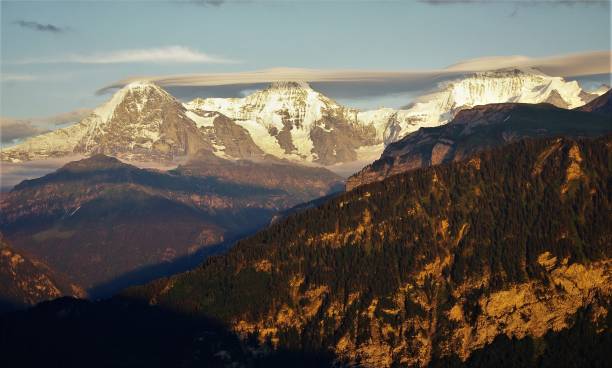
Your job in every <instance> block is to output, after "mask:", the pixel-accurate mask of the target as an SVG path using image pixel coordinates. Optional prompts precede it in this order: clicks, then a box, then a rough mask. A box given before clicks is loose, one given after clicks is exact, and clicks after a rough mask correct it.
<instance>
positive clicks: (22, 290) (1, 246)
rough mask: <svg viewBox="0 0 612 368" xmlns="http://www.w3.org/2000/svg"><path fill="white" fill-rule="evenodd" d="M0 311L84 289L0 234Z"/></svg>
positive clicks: (82, 295) (78, 293)
mask: <svg viewBox="0 0 612 368" xmlns="http://www.w3.org/2000/svg"><path fill="white" fill-rule="evenodd" d="M0 281H1V284H2V288H1V289H0V312H5V311H7V310H10V309H14V308H23V307H27V306H32V305H34V304H37V303H40V302H42V301H45V300H50V299H55V298H59V297H60V296H63V295H72V296H77V297H84V296H85V292H84V291H83V290H81V289H80V288H79V287H77V286H76V285H72V284H70V283H68V282H67V281H66V280H65V278H63V277H61V276H59V275H58V274H57V273H55V272H54V271H52V270H51V269H50V268H49V267H48V266H46V265H45V264H44V263H42V262H40V261H37V260H35V259H33V258H30V257H27V256H25V255H24V254H22V253H19V252H17V251H15V250H14V249H13V248H12V247H11V246H9V244H8V243H7V242H6V240H5V239H4V237H3V236H2V234H0Z"/></svg>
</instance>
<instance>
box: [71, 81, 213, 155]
mask: <svg viewBox="0 0 612 368" xmlns="http://www.w3.org/2000/svg"><path fill="white" fill-rule="evenodd" d="M118 94H119V96H114V97H113V100H114V101H111V104H112V103H114V102H116V104H115V105H114V106H112V112H110V111H107V110H104V111H101V112H99V113H98V114H100V115H104V113H108V116H100V118H102V119H101V120H102V121H99V122H96V123H93V124H91V125H89V126H88V129H87V132H86V134H85V137H84V138H83V139H82V140H81V141H80V142H79V144H78V145H77V146H76V147H75V149H74V151H75V152H77V153H92V154H96V153H102V154H107V155H114V156H117V157H124V158H130V159H148V160H151V159H152V160H155V159H157V160H163V159H166V160H171V159H173V158H174V157H177V156H188V155H191V154H195V153H196V152H198V151H199V150H201V149H209V150H210V149H212V147H211V146H210V144H208V142H207V141H206V140H205V139H203V135H202V133H201V132H200V131H199V130H198V129H197V127H196V126H195V125H194V123H193V121H191V120H190V119H189V118H188V117H187V116H186V114H185V113H186V110H185V108H184V107H183V106H182V105H181V104H180V103H179V102H178V101H176V100H175V99H174V97H172V96H171V95H169V94H168V93H167V92H166V91H164V90H162V89H161V88H159V87H157V86H155V85H153V84H149V83H135V84H132V85H128V86H127V87H125V88H124V90H122V91H120V92H118ZM107 108H108V110H111V106H107ZM94 113H96V112H94ZM105 117H107V119H104V118H105Z"/></svg>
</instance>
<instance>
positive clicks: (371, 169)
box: [346, 96, 612, 190]
mask: <svg viewBox="0 0 612 368" xmlns="http://www.w3.org/2000/svg"><path fill="white" fill-rule="evenodd" d="M600 99H605V96H602V97H600V98H599V99H597V100H594V101H593V102H592V103H597V102H596V101H599V100H600ZM578 110H580V111H578ZM578 110H573V111H572V110H565V109H561V108H557V107H554V106H552V105H549V104H539V105H530V104H516V103H509V104H490V105H483V106H476V107H474V108H472V109H467V110H462V111H460V112H459V113H457V115H456V116H455V118H454V119H453V120H452V121H451V122H450V123H448V124H446V125H442V126H439V127H435V128H421V129H419V130H418V131H417V132H414V133H411V134H408V135H407V136H406V137H404V138H402V139H401V140H399V141H397V142H395V143H392V144H390V145H389V146H387V147H386V148H385V151H384V152H383V154H382V155H381V157H380V158H379V159H378V160H376V161H374V162H373V163H372V164H370V165H368V166H366V167H364V168H363V169H362V170H360V171H359V172H358V173H356V174H354V175H353V176H351V177H350V178H349V179H348V180H347V184H346V188H347V190H351V189H353V188H355V187H357V186H360V185H364V184H367V183H371V182H373V181H379V180H382V179H384V178H386V177H389V176H391V175H394V174H398V173H401V172H404V171H408V170H414V169H417V168H420V167H425V166H429V165H438V164H440V163H445V162H451V161H458V160H462V159H464V158H465V157H468V156H470V155H472V154H474V153H476V152H478V151H482V150H485V149H488V148H492V147H496V146H500V145H504V144H508V143H510V142H514V141H516V140H519V139H522V138H526V137H534V138H535V137H552V136H559V135H563V136H570V137H586V136H597V135H600V134H605V133H607V132H610V131H612V124H610V117H606V116H603V115H596V114H592V113H588V112H583V110H581V109H578Z"/></svg>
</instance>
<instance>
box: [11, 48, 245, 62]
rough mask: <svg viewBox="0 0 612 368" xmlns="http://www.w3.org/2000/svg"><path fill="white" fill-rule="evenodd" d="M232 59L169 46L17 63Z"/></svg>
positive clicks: (222, 60) (28, 60)
mask: <svg viewBox="0 0 612 368" xmlns="http://www.w3.org/2000/svg"><path fill="white" fill-rule="evenodd" d="M237 62H238V61H236V60H230V59H226V58H222V57H218V56H213V55H209V54H206V53H203V52H200V51H197V50H193V49H191V48H189V47H185V46H168V47H158V48H149V49H129V50H117V51H109V52H100V53H92V54H68V55H63V56H59V57H40V58H30V59H23V60H18V61H16V62H14V63H15V64H57V63H75V64H127V63H160V64H161V63H168V64H177V63H202V64H232V63H237Z"/></svg>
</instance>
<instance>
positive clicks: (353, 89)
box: [98, 51, 612, 98]
mask: <svg viewBox="0 0 612 368" xmlns="http://www.w3.org/2000/svg"><path fill="white" fill-rule="evenodd" d="M611 59H612V53H611V52H610V51H593V52H584V53H578V54H569V55H559V56H549V57H543V58H530V57H526V56H501V57H485V58H478V59H471V60H465V61H462V62H459V63H457V64H454V65H451V66H449V67H447V68H444V69H430V70H398V71H377V70H347V69H338V70H317V69H302V68H275V69H266V70H257V71H252V72H237V73H209V74H187V75H165V76H141V77H133V78H128V79H124V80H121V81H118V82H115V83H113V84H111V85H109V86H106V87H104V88H102V89H100V90H99V91H98V93H99V94H100V93H106V92H108V91H110V90H113V89H115V88H120V87H122V86H124V85H126V84H128V83H130V82H132V81H135V80H138V79H146V80H149V81H152V82H155V83H157V84H159V85H161V86H163V87H166V88H169V89H170V90H172V92H173V93H174V94H176V95H178V97H181V94H184V95H185V96H187V95H188V94H189V93H191V92H190V91H192V90H193V89H195V88H198V87H207V88H213V87H214V89H215V90H216V91H217V92H221V93H223V94H224V95H233V96H239V95H240V92H241V91H243V90H245V89H249V88H260V87H261V85H262V84H265V83H270V82H275V81H294V80H297V81H307V82H310V83H313V84H316V85H317V87H318V88H320V90H321V91H322V92H330V93H331V94H332V95H335V96H338V97H350V98H366V97H371V96H380V95H389V94H398V93H406V92H417V91H423V90H426V89H428V88H433V87H434V86H435V85H437V83H439V82H440V81H442V80H447V79H450V78H456V77H458V76H461V75H464V74H466V73H471V72H479V71H488V70H496V69H503V68H513V67H518V68H537V69H538V70H540V71H542V72H544V73H546V74H549V75H552V76H561V77H577V76H588V75H599V74H610V73H612V70H611V68H612V65H611V62H610V60H611ZM332 92H333V93H332ZM359 94H362V95H359Z"/></svg>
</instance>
